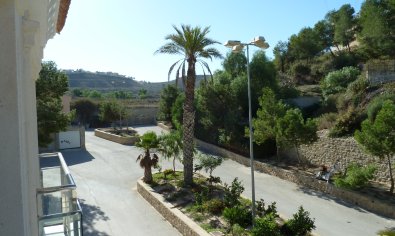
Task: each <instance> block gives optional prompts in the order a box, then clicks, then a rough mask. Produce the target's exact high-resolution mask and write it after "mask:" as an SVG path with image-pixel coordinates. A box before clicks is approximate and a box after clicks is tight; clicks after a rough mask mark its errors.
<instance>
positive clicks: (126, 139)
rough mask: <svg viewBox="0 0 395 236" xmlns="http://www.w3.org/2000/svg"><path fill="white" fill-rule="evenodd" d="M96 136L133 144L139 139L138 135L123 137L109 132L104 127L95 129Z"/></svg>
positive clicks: (124, 143)
mask: <svg viewBox="0 0 395 236" xmlns="http://www.w3.org/2000/svg"><path fill="white" fill-rule="evenodd" d="M95 136H97V137H99V138H103V139H106V140H109V141H112V142H116V143H119V144H123V145H133V144H134V143H135V142H137V141H138V140H139V137H138V136H135V137H122V136H120V135H116V134H111V133H108V132H106V131H105V130H103V129H95Z"/></svg>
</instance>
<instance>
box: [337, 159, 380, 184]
mask: <svg viewBox="0 0 395 236" xmlns="http://www.w3.org/2000/svg"><path fill="white" fill-rule="evenodd" d="M376 170H377V168H376V166H375V165H368V166H360V165H357V164H355V163H353V164H351V165H349V166H348V167H347V173H346V175H345V176H343V177H337V178H335V186H336V187H340V188H347V189H359V188H362V187H364V186H366V185H367V184H368V183H369V180H371V179H372V178H373V177H374V173H375V172H376Z"/></svg>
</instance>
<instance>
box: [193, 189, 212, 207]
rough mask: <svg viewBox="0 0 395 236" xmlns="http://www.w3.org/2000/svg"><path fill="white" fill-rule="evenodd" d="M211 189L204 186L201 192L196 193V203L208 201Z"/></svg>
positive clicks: (199, 204)
mask: <svg viewBox="0 0 395 236" xmlns="http://www.w3.org/2000/svg"><path fill="white" fill-rule="evenodd" d="M208 195H209V189H208V188H203V189H202V190H201V191H200V192H196V193H195V205H197V206H202V205H203V203H204V202H206V201H207V200H208V199H209V197H208Z"/></svg>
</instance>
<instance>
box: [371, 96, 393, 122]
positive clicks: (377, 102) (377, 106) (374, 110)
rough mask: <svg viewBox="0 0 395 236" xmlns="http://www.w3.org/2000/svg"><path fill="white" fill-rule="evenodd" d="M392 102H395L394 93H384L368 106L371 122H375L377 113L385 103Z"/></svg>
mask: <svg viewBox="0 0 395 236" xmlns="http://www.w3.org/2000/svg"><path fill="white" fill-rule="evenodd" d="M386 100H391V101H393V102H395V94H394V93H384V94H382V95H379V96H377V97H375V98H374V99H373V100H372V101H371V102H370V103H369V105H368V108H367V111H368V112H367V113H368V117H369V119H370V120H372V121H373V120H375V118H376V115H377V113H378V112H379V111H380V110H381V107H382V106H383V103H384V101H386Z"/></svg>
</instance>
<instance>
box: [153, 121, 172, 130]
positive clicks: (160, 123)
mask: <svg viewBox="0 0 395 236" xmlns="http://www.w3.org/2000/svg"><path fill="white" fill-rule="evenodd" d="M156 125H157V126H159V127H161V128H162V129H164V130H167V131H170V130H171V127H170V126H167V125H165V124H164V123H163V122H160V121H159V122H157V123H156Z"/></svg>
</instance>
